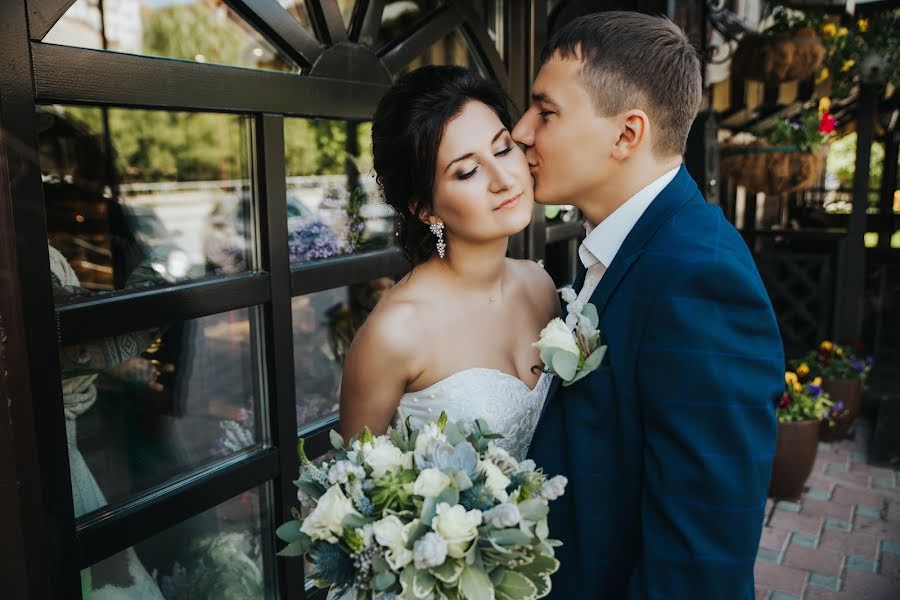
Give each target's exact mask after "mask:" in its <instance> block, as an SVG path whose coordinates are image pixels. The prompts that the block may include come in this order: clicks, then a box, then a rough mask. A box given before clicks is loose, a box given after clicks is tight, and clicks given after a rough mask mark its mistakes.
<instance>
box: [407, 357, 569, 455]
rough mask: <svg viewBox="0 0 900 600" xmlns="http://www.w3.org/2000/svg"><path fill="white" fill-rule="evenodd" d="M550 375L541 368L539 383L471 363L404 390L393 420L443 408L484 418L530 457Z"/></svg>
mask: <svg viewBox="0 0 900 600" xmlns="http://www.w3.org/2000/svg"><path fill="white" fill-rule="evenodd" d="M550 381H551V377H550V375H547V374H542V375H541V377H540V379H538V382H537V384H535V386H534V389H529V388H528V386H527V385H526V384H525V382H524V381H522V380H521V379H519V378H518V377H514V376H512V375H510V374H508V373H504V372H503V371H498V370H497V369H481V368H472V369H466V370H464V371H460V372H458V373H454V374H453V375H451V376H450V377H447V378H446V379H442V380H440V381H438V382H437V383H435V384H434V385H431V386H429V387H427V388H425V389H423V390H421V391H418V392H413V393H407V394H403V397H402V398H401V399H400V406H399V407H398V408H397V414H396V416H395V420H394V424H395V425H397V424H399V423H401V422H402V421H404V420H405V419H406V418H407V417H410V422H411V423H412V424H413V425H414V426H416V427H420V426H421V425H422V424H423V423H427V422H429V421H434V420H436V419H437V418H438V417H439V416H440V415H441V411H444V412H446V413H447V417H449V419H450V420H451V421H459V420H466V421H474V420H475V419H484V420H485V421H487V423H488V425H490V428H491V430H492V431H494V432H496V433H499V434H501V435H503V439H502V440H498V441H497V445H498V446H500V447H502V448H503V449H505V450H506V451H507V452H509V453H510V454H512V455H513V456H514V457H516V458H518V459H523V458H525V455H526V454H527V453H528V446H529V445H530V444H531V438H532V436H533V435H534V430H535V427H537V423H538V419H540V416H541V410H542V409H543V406H544V401H545V400H546V399H547V392H548V391H550Z"/></svg>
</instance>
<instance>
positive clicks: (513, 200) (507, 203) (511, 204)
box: [494, 192, 522, 210]
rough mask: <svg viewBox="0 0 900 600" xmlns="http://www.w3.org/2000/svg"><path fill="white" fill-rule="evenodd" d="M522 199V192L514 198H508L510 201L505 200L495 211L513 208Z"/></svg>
mask: <svg viewBox="0 0 900 600" xmlns="http://www.w3.org/2000/svg"><path fill="white" fill-rule="evenodd" d="M520 198H522V192H519V193H518V194H516V195H515V196H513V197H512V198H508V199H506V200H504V201H503V202H501V203H500V204H499V205H498V206H497V208H495V209H494V210H501V209H503V208H512V207H514V206H515V205H517V204H518V203H519V199H520Z"/></svg>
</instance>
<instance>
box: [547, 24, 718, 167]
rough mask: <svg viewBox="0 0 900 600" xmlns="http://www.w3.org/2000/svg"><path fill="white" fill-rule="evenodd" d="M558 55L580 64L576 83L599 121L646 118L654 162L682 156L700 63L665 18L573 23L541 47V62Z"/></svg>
mask: <svg viewBox="0 0 900 600" xmlns="http://www.w3.org/2000/svg"><path fill="white" fill-rule="evenodd" d="M556 54H559V55H560V56H562V57H563V58H573V57H575V58H580V59H581V60H582V61H583V63H584V64H583V67H582V70H581V78H580V79H581V83H582V84H583V85H584V87H585V88H586V89H587V91H588V93H589V94H590V95H591V97H592V98H593V99H594V102H595V109H596V110H597V113H598V114H600V115H601V116H604V117H607V116H612V115H617V114H620V113H622V112H624V111H626V110H629V109H632V108H639V109H641V110H643V111H644V112H645V113H647V116H648V117H649V118H650V122H651V123H652V126H653V131H654V147H653V150H654V153H655V154H656V155H657V156H668V155H672V154H679V155H681V154H684V150H685V144H686V143H687V136H688V132H689V131H690V129H691V124H692V123H693V121H694V118H695V117H696V116H697V111H698V110H699V109H700V103H701V101H702V96H703V77H702V75H701V64H700V57H699V56H698V54H697V51H696V50H695V49H694V47H693V46H692V45H691V42H690V40H688V38H687V36H686V35H685V33H684V32H683V31H682V30H681V28H679V27H678V26H677V25H676V24H674V23H673V22H672V21H670V20H668V19H666V18H665V17H654V16H650V15H645V14H641V13H636V12H623V11H610V12H602V13H595V14H591V15H586V16H583V17H579V18H577V19H575V20H574V21H571V22H570V23H567V24H566V25H564V26H563V27H562V28H560V29H559V30H558V31H557V32H556V33H555V34H554V35H553V36H552V37H551V38H550V41H549V42H548V43H547V46H546V47H545V48H544V52H543V55H542V57H541V59H542V62H545V61H547V60H549V59H550V58H551V57H553V56H554V55H556Z"/></svg>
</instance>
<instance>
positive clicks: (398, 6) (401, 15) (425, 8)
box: [376, 0, 441, 47]
mask: <svg viewBox="0 0 900 600" xmlns="http://www.w3.org/2000/svg"><path fill="white" fill-rule="evenodd" d="M440 4H441V2H440V0H394V1H392V2H390V1H389V2H387V3H386V4H385V7H384V12H383V13H382V14H381V28H380V29H379V31H378V42H377V43H376V46H377V47H381V46H384V45H386V44H388V43H390V42H392V41H394V40H399V39H401V38H403V37H405V36H406V35H407V34H409V33H410V32H411V31H412V30H413V28H414V27H415V25H416V22H418V21H419V20H420V19H422V17H424V16H425V15H426V14H428V12H429V11H431V10H433V9H435V8H437V7H438V6H439V5H440Z"/></svg>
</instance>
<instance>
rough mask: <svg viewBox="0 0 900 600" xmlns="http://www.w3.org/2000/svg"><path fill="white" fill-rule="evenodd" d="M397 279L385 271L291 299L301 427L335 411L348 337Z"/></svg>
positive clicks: (298, 419)
mask: <svg viewBox="0 0 900 600" xmlns="http://www.w3.org/2000/svg"><path fill="white" fill-rule="evenodd" d="M393 285H394V281H393V280H392V279H390V278H387V277H382V278H379V279H374V280H372V281H367V282H365V283H360V284H355V285H351V286H348V287H342V288H337V289H334V290H326V291H324V292H316V293H314V294H308V295H306V296H299V297H296V298H294V299H293V300H292V301H291V309H292V313H293V331H294V378H295V381H296V393H297V423H298V425H299V426H300V427H304V426H306V425H309V424H310V423H313V422H315V421H317V420H319V419H323V418H326V417H331V416H334V415H336V414H337V410H338V403H339V400H340V385H341V367H342V365H343V364H344V358H345V357H346V355H347V350H348V349H349V348H350V343H351V342H352V341H353V337H354V336H355V335H356V332H357V331H358V330H359V328H360V327H361V326H362V324H363V323H364V322H365V320H366V317H368V316H369V314H370V313H371V312H372V310H373V309H374V308H375V305H376V304H378V301H379V300H381V298H382V297H383V296H384V294H385V293H386V292H387V291H388V290H389V289H390V288H391V287H392V286H393Z"/></svg>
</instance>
